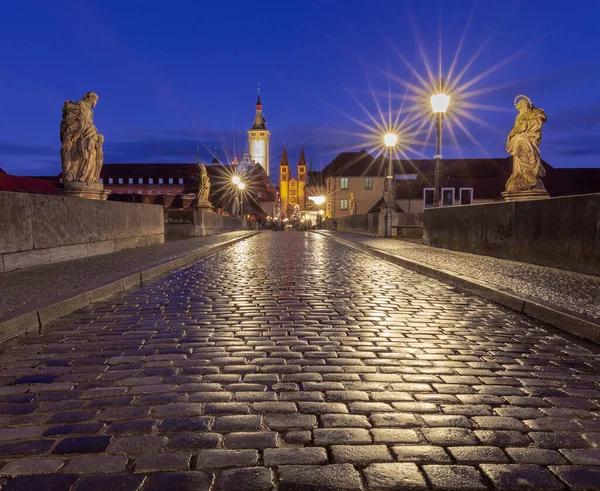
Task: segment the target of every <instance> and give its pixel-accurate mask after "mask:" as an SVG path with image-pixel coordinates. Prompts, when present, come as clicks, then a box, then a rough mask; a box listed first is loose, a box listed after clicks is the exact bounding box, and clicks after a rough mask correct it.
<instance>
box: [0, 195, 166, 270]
mask: <svg viewBox="0 0 600 491" xmlns="http://www.w3.org/2000/svg"><path fill="white" fill-rule="evenodd" d="M163 242H164V223H163V208H162V206H156V205H142V204H135V203H119V202H114V201H100V200H88V199H81V198H71V197H65V196H49V195H39V194H26V193H8V192H4V191H0V273H4V272H8V271H12V270H15V269H20V268H27V267H30V266H37V265H40V264H48V263H55V262H60V261H67V260H71V259H80V258H83V257H87V256H94V255H97V254H107V253H109V252H114V251H119V250H121V249H129V248H134V247H141V246H145V245H151V244H162V243H163Z"/></svg>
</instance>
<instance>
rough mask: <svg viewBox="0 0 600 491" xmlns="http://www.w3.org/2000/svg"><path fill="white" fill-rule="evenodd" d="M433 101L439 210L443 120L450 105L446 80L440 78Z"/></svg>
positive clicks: (436, 191)
mask: <svg viewBox="0 0 600 491" xmlns="http://www.w3.org/2000/svg"><path fill="white" fill-rule="evenodd" d="M429 100H430V101H431V109H432V110H433V114H434V116H435V126H436V138H435V156H434V158H435V191H434V194H433V207H434V208H438V207H439V206H440V203H441V199H442V196H441V194H442V189H441V173H442V170H441V167H442V118H443V117H444V114H446V111H447V110H448V105H449V104H450V96H449V95H448V94H444V79H443V78H440V81H439V83H438V92H437V94H434V95H432V96H431V97H430V99H429Z"/></svg>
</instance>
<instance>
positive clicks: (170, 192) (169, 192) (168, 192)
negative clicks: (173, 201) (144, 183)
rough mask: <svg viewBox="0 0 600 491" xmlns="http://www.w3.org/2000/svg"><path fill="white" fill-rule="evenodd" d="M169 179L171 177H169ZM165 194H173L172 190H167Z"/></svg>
mask: <svg viewBox="0 0 600 491" xmlns="http://www.w3.org/2000/svg"><path fill="white" fill-rule="evenodd" d="M169 180H171V179H169ZM167 194H173V191H167Z"/></svg>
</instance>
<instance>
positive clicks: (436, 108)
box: [429, 94, 450, 113]
mask: <svg viewBox="0 0 600 491" xmlns="http://www.w3.org/2000/svg"><path fill="white" fill-rule="evenodd" d="M429 100H430V101H431V109H433V112H434V113H445V112H446V111H447V110H448V106H449V105H450V96H449V95H448V94H434V95H432V96H431V97H430V99H429Z"/></svg>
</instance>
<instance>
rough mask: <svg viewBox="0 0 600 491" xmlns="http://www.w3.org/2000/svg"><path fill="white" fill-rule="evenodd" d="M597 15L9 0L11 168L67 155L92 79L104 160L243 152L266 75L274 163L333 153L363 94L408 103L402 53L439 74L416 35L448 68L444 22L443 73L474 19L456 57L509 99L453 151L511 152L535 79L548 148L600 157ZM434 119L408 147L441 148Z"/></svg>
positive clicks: (494, 4) (384, 3)
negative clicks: (70, 105) (67, 139)
mask: <svg viewBox="0 0 600 491" xmlns="http://www.w3.org/2000/svg"><path fill="white" fill-rule="evenodd" d="M598 18H600V2H598V1H596V0H594V1H585V0H572V1H570V2H564V1H558V2H549V1H547V0H541V1H538V0H526V1H517V0H487V1H485V0H480V1H479V2H473V1H462V0H447V1H442V0H437V1H433V0H419V1H416V0H415V1H402V0H389V1H388V0H368V1H367V0H365V1H362V0H320V1H318V0H303V1H296V0H289V1H282V0H279V1H270V0H263V1H260V2H249V1H237V0H224V1H211V2H209V1H206V0H193V1H191V0H190V1H184V0H171V1H165V0H144V1H142V0H139V1H133V0H86V1H81V0H51V1H50V0H0V60H1V63H2V66H1V69H0V167H2V168H3V169H4V170H6V171H7V172H9V173H14V174H23V175H48V174H57V173H58V172H60V170H61V169H60V156H59V148H60V141H59V125H60V119H61V107H62V104H63V102H64V101H65V100H67V99H71V100H78V99H80V98H81V97H82V96H83V94H84V93H85V92H87V91H95V92H97V93H98V94H99V96H100V100H99V104H98V107H97V108H96V111H95V123H96V125H97V126H98V128H99V131H100V132H101V133H103V134H104V135H105V146H104V149H105V162H194V161H195V156H196V147H197V146H200V152H201V158H202V159H203V160H208V159H210V151H212V149H213V148H214V147H217V152H218V155H219V157H220V158H221V159H224V158H225V157H224V155H225V153H227V155H228V156H232V155H234V152H235V155H237V156H241V154H242V152H243V151H244V150H245V147H246V146H247V136H246V130H247V129H248V128H249V127H250V126H251V124H252V122H253V118H254V111H255V109H254V103H255V100H256V91H257V85H258V83H260V86H261V97H262V101H263V104H264V111H265V116H266V119H267V120H268V128H269V129H270V130H271V152H270V155H271V170H272V174H275V176H274V177H276V175H277V172H278V163H279V159H280V156H281V151H282V147H283V143H284V142H287V145H288V154H289V156H290V160H291V161H292V162H295V161H296V160H297V158H298V153H299V147H300V143H301V142H303V143H304V145H305V149H306V154H307V158H308V159H311V160H312V161H313V163H314V167H315V168H321V167H322V166H324V165H326V164H327V163H328V162H329V161H330V160H331V159H332V158H333V157H334V156H335V155H337V153H339V152H340V151H342V150H344V149H350V148H355V149H358V148H360V147H361V146H363V142H365V138H364V137H361V136H359V135H357V133H365V129H364V128H362V127H361V125H360V122H368V121H369V116H368V115H367V114H366V113H365V112H364V111H363V109H362V108H361V106H363V107H364V108H365V109H366V111H367V112H368V113H370V114H374V115H375V117H378V116H377V110H376V107H377V103H378V104H380V105H381V106H382V107H383V108H384V111H387V109H386V108H387V105H388V97H387V93H388V89H389V93H391V94H392V97H391V106H392V109H394V110H395V109H397V108H398V106H399V105H400V104H401V103H402V97H403V95H404V94H405V93H406V90H405V88H404V87H403V86H402V85H400V84H399V83H397V81H396V80H397V79H398V78H400V79H403V80H405V81H407V82H411V83H417V84H418V80H417V78H416V77H415V75H413V74H411V72H410V71H409V70H408V69H407V67H406V65H405V64H404V63H403V62H402V61H401V58H400V55H402V56H403V57H404V58H405V59H406V60H407V61H408V62H409V63H411V64H413V65H414V67H415V69H416V71H417V72H418V73H419V74H421V73H422V74H426V68H425V64H424V63H423V57H422V56H421V54H420V49H419V42H420V43H421V46H422V48H423V50H424V52H426V54H427V57H428V59H429V63H430V64H431V65H433V67H434V69H435V66H436V65H437V59H438V47H439V46H440V43H439V40H440V32H441V39H442V43H441V46H442V48H441V59H442V66H443V72H444V74H447V72H448V70H449V68H450V65H451V61H452V58H453V57H454V55H455V53H456V52H457V49H458V47H459V46H460V45H461V38H462V37H463V35H464V38H463V42H462V48H461V50H460V53H459V55H458V58H457V63H456V69H455V72H454V73H455V74H456V73H457V72H460V71H461V70H462V69H463V68H465V67H466V72H465V75H464V77H463V80H462V81H463V82H467V81H469V80H471V81H473V80H474V81H475V83H474V84H473V85H472V86H471V87H470V89H469V90H479V89H481V90H480V94H479V95H477V96H475V97H473V98H472V99H471V100H472V101H473V102H474V103H476V104H478V105H481V106H494V107H495V108H496V109H495V110H487V109H484V108H477V109H473V110H471V111H470V112H471V114H472V115H474V116H475V117H476V118H477V119H479V120H481V121H482V122H483V123H484V124H483V125H482V124H479V123H477V122H473V121H470V120H469V119H467V118H461V121H462V123H463V125H464V127H465V128H466V129H467V131H468V132H469V133H470V134H471V135H472V137H473V140H475V141H476V142H477V143H474V142H473V141H472V140H471V139H470V138H469V137H467V136H466V135H465V133H464V132H463V131H462V130H460V129H459V127H458V126H454V128H455V130H456V142H453V141H451V138H450V136H449V135H448V131H445V133H444V144H445V145H444V157H445V158H451V157H458V156H461V155H462V156H464V157H482V156H492V157H503V156H506V152H505V150H504V144H505V140H506V136H507V134H508V132H509V131H510V130H511V128H512V125H513V122H514V117H515V114H516V113H515V110H514V107H513V106H512V103H513V99H514V97H515V96H516V95H517V94H520V93H524V94H526V95H528V96H529V97H530V98H531V99H532V101H533V102H534V104H535V105H536V106H538V107H542V108H544V110H545V111H546V114H547V116H548V122H547V123H546V125H545V126H544V139H543V142H542V145H541V150H542V156H543V158H545V160H547V161H548V162H549V163H550V164H551V165H553V166H555V167H598V166H599V163H600V160H599V158H600V139H599V138H598V130H599V129H600V116H599V114H600V84H599V83H598V80H600V56H598V48H599V47H600V34H599V29H598ZM440 20H441V31H440ZM467 26H468V28H467ZM465 33H466V34H465ZM478 50H479V54H478V56H476V58H475V60H474V61H473V62H472V63H470V64H469V61H470V60H471V58H472V57H473V56H474V55H476V53H477V52H478ZM399 53H400V55H399ZM498 64H501V67H500V68H498V69H497V70H494V71H492V73H490V74H488V75H487V76H485V77H483V78H482V79H481V80H479V79H476V78H475V77H477V76H478V75H480V74H482V73H484V72H486V70H489V69H491V68H492V67H494V66H497V65H498ZM390 74H391V77H390V76H389V75H390ZM488 89H489V90H488ZM408 102H409V101H405V107H407V106H408V105H409V104H408ZM424 117H425V116H424ZM427 135H428V133H427V126H425V128H424V129H423V131H422V132H421V133H420V134H419V135H418V136H417V137H416V138H417V139H420V140H425V139H427V140H428V142H429V144H430V146H429V147H423V145H422V144H419V145H416V146H415V147H414V148H413V147H411V148H409V149H408V155H409V156H410V157H412V158H422V156H425V157H427V158H429V157H432V156H433V153H434V149H433V148H432V146H431V145H433V144H434V137H433V134H430V135H429V138H427ZM209 161H210V160H209Z"/></svg>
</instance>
